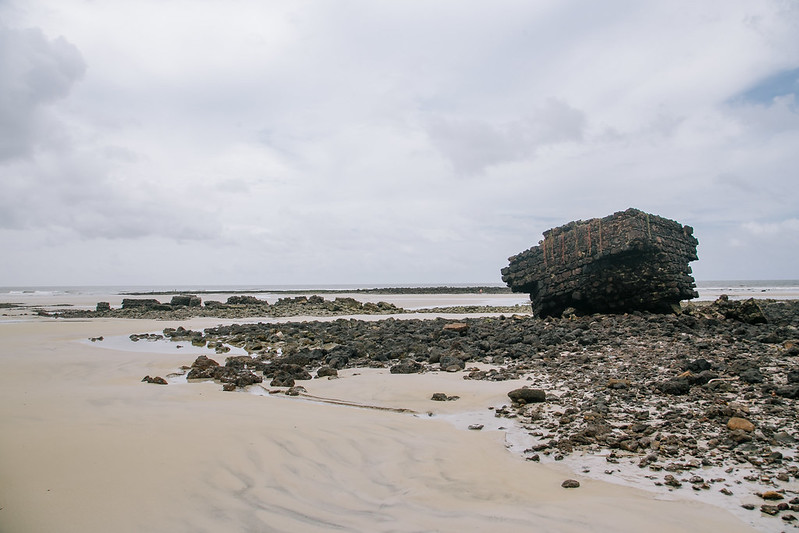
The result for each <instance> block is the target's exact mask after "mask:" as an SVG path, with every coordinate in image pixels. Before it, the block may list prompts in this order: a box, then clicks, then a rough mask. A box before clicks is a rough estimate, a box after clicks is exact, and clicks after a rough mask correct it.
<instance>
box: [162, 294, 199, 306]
mask: <svg viewBox="0 0 799 533" xmlns="http://www.w3.org/2000/svg"><path fill="white" fill-rule="evenodd" d="M169 303H170V305H171V306H172V307H181V306H182V307H199V306H201V305H202V303H203V301H202V299H201V298H200V297H199V296H197V295H194V294H180V295H175V296H173V297H172V301H170V302H169Z"/></svg>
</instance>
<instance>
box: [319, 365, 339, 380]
mask: <svg viewBox="0 0 799 533" xmlns="http://www.w3.org/2000/svg"><path fill="white" fill-rule="evenodd" d="M331 376H332V377H335V376H338V370H336V369H335V368H333V367H331V366H327V365H325V366H322V367H320V368H319V370H317V371H316V377H318V378H324V377H331Z"/></svg>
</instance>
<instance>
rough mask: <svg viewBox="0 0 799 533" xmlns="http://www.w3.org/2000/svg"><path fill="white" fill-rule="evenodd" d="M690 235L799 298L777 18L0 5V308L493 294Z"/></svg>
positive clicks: (542, 5)
mask: <svg viewBox="0 0 799 533" xmlns="http://www.w3.org/2000/svg"><path fill="white" fill-rule="evenodd" d="M629 207H636V208H638V209H642V210H644V211H647V212H650V213H653V214H657V215H660V216H664V217H666V218H670V219H674V220H677V221H679V222H680V223H682V224H687V225H690V226H692V227H693V228H694V230H695V235H696V237H697V238H698V239H699V242H700V245H699V249H698V252H699V261H696V262H694V263H692V265H691V266H692V268H693V272H694V276H695V278H696V279H697V280H700V281H701V280H720V279H724V280H731V279H797V278H799V2H796V1H793V0H757V1H754V0H707V1H703V2H695V1H685V0H662V1H660V0H654V1H647V2H639V1H635V0H626V1H621V0H608V1H605V2H594V1H589V0H584V1H574V0H572V1H569V0H565V1H564V0H496V1H493V2H478V1H471V0H424V1H423V0H383V1H376V0H318V1H312V0H290V1H282V0H270V1H268V2H262V1H243V0H225V1H221V0H192V1H189V0H158V1H156V0H139V1H136V2H130V1H126V0H102V1H101V0H0V285H1V286H21V285H131V284H134V285H165V284H183V285H185V284H231V285H235V284H260V285H265V284H348V283H359V284H416V283H495V282H500V281H501V279H500V269H501V268H502V267H504V266H506V265H507V258H508V257H509V256H511V255H514V254H516V253H518V252H520V251H522V250H525V249H527V248H529V247H531V246H534V245H536V244H537V243H538V242H539V241H540V240H541V238H542V235H541V234H542V232H544V231H545V230H547V229H549V228H552V227H555V226H559V225H562V224H565V223H567V222H569V221H571V220H586V219H589V218H593V217H602V216H606V215H609V214H611V213H613V212H616V211H621V210H624V209H627V208H629Z"/></svg>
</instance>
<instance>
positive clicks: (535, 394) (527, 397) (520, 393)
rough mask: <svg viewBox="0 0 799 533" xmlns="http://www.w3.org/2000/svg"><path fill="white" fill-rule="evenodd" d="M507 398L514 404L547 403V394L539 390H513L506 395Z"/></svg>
mask: <svg viewBox="0 0 799 533" xmlns="http://www.w3.org/2000/svg"><path fill="white" fill-rule="evenodd" d="M508 398H510V399H511V401H513V402H516V403H522V402H524V403H540V402H545V401H547V393H546V392H545V391H543V390H541V389H528V388H521V389H514V390H512V391H510V392H509V393H508Z"/></svg>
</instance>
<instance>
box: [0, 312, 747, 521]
mask: <svg viewBox="0 0 799 533" xmlns="http://www.w3.org/2000/svg"><path fill="white" fill-rule="evenodd" d="M217 322H218V321H214V320H209V319H204V320H194V321H189V322H183V323H176V322H175V323H171V322H145V321H129V320H110V319H109V320H94V321H63V320H53V319H44V318H26V319H23V320H22V321H17V322H12V321H10V320H7V321H5V322H3V321H0V338H2V343H0V360H2V368H3V372H0V423H2V428H3V431H2V432H0V479H2V481H3V482H2V484H0V508H1V509H0V530H1V531H18V532H25V531H81V532H86V531H109V530H114V531H144V530H146V531H335V530H342V531H485V530H488V529H491V530H494V531H530V530H535V531H586V530H592V531H642V530H648V531H664V532H665V531H718V530H722V529H723V530H725V531H728V532H735V531H750V530H751V529H749V527H748V526H747V525H745V524H744V523H742V522H740V521H739V520H738V519H737V518H735V517H734V516H732V515H731V514H729V513H727V512H726V511H724V510H723V509H720V508H717V507H712V506H707V505H701V504H697V503H694V502H686V501H661V500H658V499H657V497H656V496H655V495H653V494H651V493H648V492H643V491H639V490H635V489H631V488H626V487H622V486H618V485H611V484H607V483H604V482H601V481H596V480H591V479H581V478H580V477H579V476H568V477H574V478H576V479H580V481H581V483H582V486H581V487H580V488H578V489H563V488H561V486H560V484H561V482H562V481H563V480H564V479H565V478H566V477H567V476H566V475H564V473H563V472H562V471H558V470H555V469H551V468H548V467H546V466H543V465H537V464H533V463H529V462H525V461H523V460H522V459H521V458H519V457H518V456H516V455H514V454H511V453H509V452H508V451H507V450H506V449H505V446H504V440H503V433H502V432H500V431H487V430H484V431H479V432H478V431H466V430H463V429H459V428H458V427H457V424H453V423H450V421H448V420H447V416H444V415H452V416H457V415H458V413H463V412H469V411H473V410H479V409H484V408H485V406H487V405H493V404H496V403H501V402H502V401H503V398H504V395H505V394H506V392H507V391H508V390H510V389H511V388H514V386H515V385H517V384H516V383H512V382H504V383H491V382H483V381H464V380H462V379H461V378H460V377H459V376H457V375H451V374H430V375H409V376H390V375H386V374H385V373H384V372H383V373H381V372H375V371H371V370H368V369H366V370H364V371H362V372H358V371H357V370H356V371H351V372H348V373H342V376H343V377H342V378H340V379H338V380H313V381H311V382H307V383H303V385H304V386H305V387H306V388H307V389H308V392H309V394H312V395H315V396H320V397H325V398H336V399H342V400H347V401H352V402H357V403H362V404H366V405H375V406H384V407H392V408H404V409H410V410H413V411H416V412H417V413H419V414H417V415H414V414H408V413H404V414H401V413H395V412H391V411H385V410H374V409H365V408H355V407H347V406H340V405H331V404H328V403H323V402H315V401H308V400H303V399H291V398H286V397H276V396H258V395H255V394H247V393H241V392H234V393H225V392H221V390H220V386H219V385H218V384H214V383H211V382H207V383H192V384H177V383H174V384H170V385H167V386H160V385H151V384H146V383H141V382H140V380H141V378H142V377H143V376H144V375H147V374H149V375H161V376H166V375H167V374H169V373H171V372H174V371H175V370H176V369H177V368H178V367H179V366H180V365H183V364H186V363H187V362H188V361H191V360H193V358H194V357H192V354H195V353H197V352H193V351H192V350H197V349H195V348H192V347H191V346H186V347H185V348H184V349H180V350H178V349H176V350H175V351H174V352H172V353H168V352H166V353H164V352H160V353H159V352H155V353H153V352H147V351H127V350H118V349H113V348H108V347H104V346H102V342H98V343H89V342H87V340H86V339H88V338H89V337H98V336H100V335H102V336H104V337H113V336H117V335H127V334H130V333H141V332H145V331H159V330H161V329H163V328H164V327H169V326H171V327H176V326H177V325H183V326H184V327H191V328H194V329H199V328H202V327H207V326H210V325H214V324H216V323H217ZM354 374H359V375H354ZM433 392H445V393H447V394H450V395H459V396H460V397H461V399H460V400H458V401H457V402H432V401H430V399H429V398H430V396H431V394H432V393H433ZM427 411H434V413H435V414H436V416H433V417H430V416H428V415H427V414H426V413H427Z"/></svg>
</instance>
